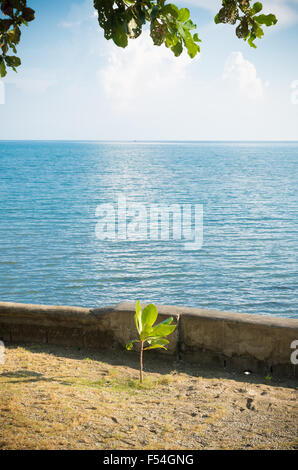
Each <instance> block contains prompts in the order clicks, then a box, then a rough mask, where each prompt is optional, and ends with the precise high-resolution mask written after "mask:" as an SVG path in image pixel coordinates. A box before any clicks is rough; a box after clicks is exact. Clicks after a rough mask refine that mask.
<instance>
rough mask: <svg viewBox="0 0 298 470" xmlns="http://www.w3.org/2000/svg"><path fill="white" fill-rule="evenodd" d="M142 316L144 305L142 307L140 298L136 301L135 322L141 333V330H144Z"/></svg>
mask: <svg viewBox="0 0 298 470" xmlns="http://www.w3.org/2000/svg"><path fill="white" fill-rule="evenodd" d="M141 316H142V307H141V304H140V301H139V300H138V301H137V303H136V313H135V323H136V327H137V330H138V333H139V334H141V331H142V321H141Z"/></svg>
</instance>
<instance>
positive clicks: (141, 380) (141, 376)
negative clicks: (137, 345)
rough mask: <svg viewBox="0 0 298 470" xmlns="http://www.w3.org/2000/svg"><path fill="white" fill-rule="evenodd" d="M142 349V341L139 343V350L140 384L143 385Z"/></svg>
mask: <svg viewBox="0 0 298 470" xmlns="http://www.w3.org/2000/svg"><path fill="white" fill-rule="evenodd" d="M143 348H144V341H141V350H140V383H143Z"/></svg>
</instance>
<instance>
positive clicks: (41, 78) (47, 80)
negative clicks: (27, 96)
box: [6, 68, 57, 95]
mask: <svg viewBox="0 0 298 470" xmlns="http://www.w3.org/2000/svg"><path fill="white" fill-rule="evenodd" d="M6 83H8V84H12V85H15V86H16V87H17V88H19V89H20V90H22V91H24V92H25V93H33V94H37V95H39V94H43V93H45V92H46V91H47V90H48V89H49V88H50V87H52V86H53V85H55V84H56V83H57V80H56V79H55V78H54V76H53V77H50V76H46V74H45V73H44V72H42V71H41V70H40V69H35V68H32V69H25V68H24V69H23V70H22V75H16V74H15V73H14V72H11V73H10V74H9V76H8V78H7V79H6Z"/></svg>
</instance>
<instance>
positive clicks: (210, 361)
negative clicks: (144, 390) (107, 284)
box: [0, 302, 298, 377]
mask: <svg viewBox="0 0 298 470" xmlns="http://www.w3.org/2000/svg"><path fill="white" fill-rule="evenodd" d="M157 308H158V312H159V318H158V321H162V320H163V319H165V318H167V317H168V316H173V317H174V318H175V321H176V322H177V323H178V327H177V328H176V331H175V332H174V333H173V334H172V335H171V336H170V337H169V339H170V345H169V349H168V351H167V352H161V354H168V355H170V356H173V357H175V358H177V357H178V358H179V359H182V360H185V361H189V362H192V363H196V364H198V366H199V367H200V366H201V367H206V366H207V367H211V368H212V367H217V368H226V369H231V370H233V369H234V370H238V371H239V370H241V371H243V370H245V369H249V370H251V371H252V372H254V373H260V374H270V375H274V376H292V377H293V376H297V366H295V365H293V364H291V361H290V356H291V353H292V352H293V350H292V349H291V343H292V342H293V341H294V340H298V320H296V319H291V318H278V317H273V316H262V315H247V314H240V313H232V312H220V311H217V310H207V309H198V308H187V307H173V306H166V305H157ZM134 312H135V305H134V304H133V303H121V304H118V305H116V306H110V307H103V308H98V309H88V308H81V307H63V306H47V305H30V304H17V303H9V302H0V340H3V341H4V342H7V343H9V342H13V343H26V342H35V343H48V344H58V345H65V346H75V347H80V348H94V349H98V350H106V349H112V348H113V349H118V350H123V349H124V348H125V344H126V343H127V341H128V340H130V339H134V338H136V328H135V323H134V317H133V316H134ZM151 353H152V352H151Z"/></svg>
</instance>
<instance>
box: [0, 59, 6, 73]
mask: <svg viewBox="0 0 298 470" xmlns="http://www.w3.org/2000/svg"><path fill="white" fill-rule="evenodd" d="M6 73H7V72H6V66H5V62H4V60H3V59H2V57H0V77H2V78H3V77H5V75H6Z"/></svg>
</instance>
